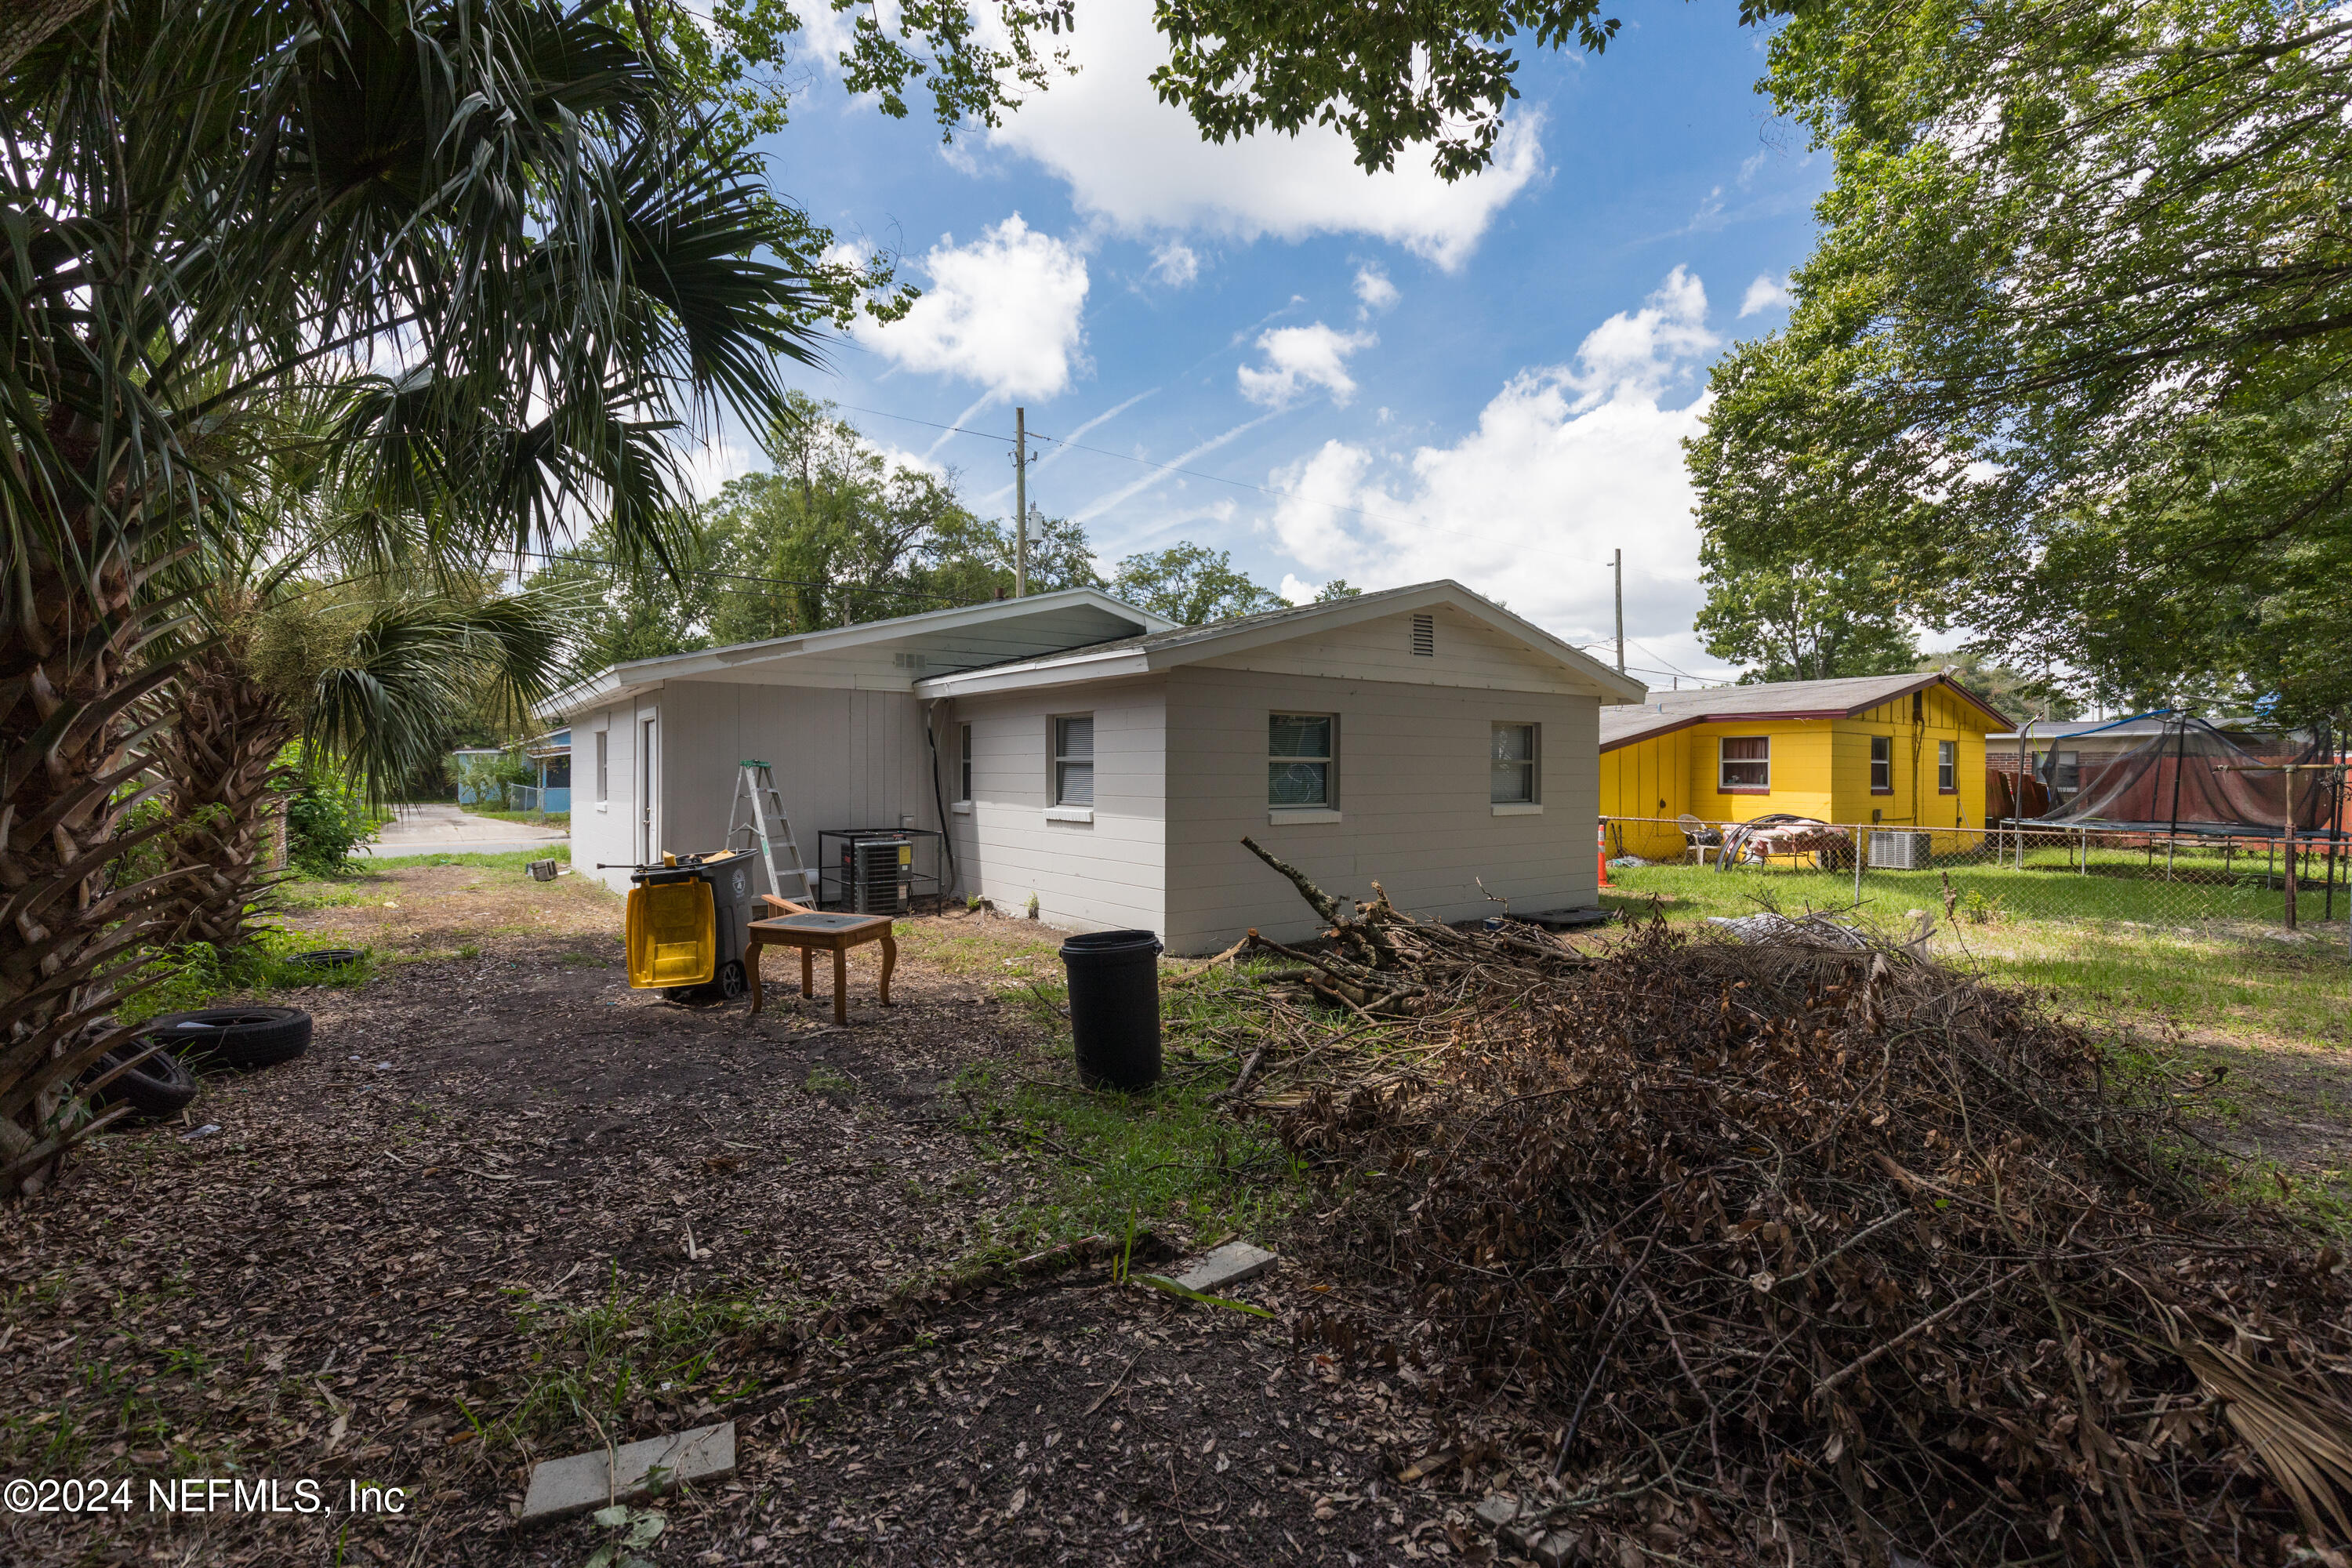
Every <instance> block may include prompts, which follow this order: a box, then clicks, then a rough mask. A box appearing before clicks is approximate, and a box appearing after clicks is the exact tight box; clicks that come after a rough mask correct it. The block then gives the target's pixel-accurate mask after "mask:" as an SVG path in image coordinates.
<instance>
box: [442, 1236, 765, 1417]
mask: <svg viewBox="0 0 2352 1568" xmlns="http://www.w3.org/2000/svg"><path fill="white" fill-rule="evenodd" d="M514 1293H515V1294H518V1295H520V1294H522V1292H520V1291H517V1292H514ZM795 1311H796V1304H795V1303H791V1302H785V1301H779V1300H774V1299H772V1298H769V1297H756V1298H754V1297H741V1298H738V1297H727V1296H693V1295H682V1294H667V1295H661V1296H637V1295H632V1294H629V1293H628V1292H626V1291H625V1290H623V1289H622V1287H621V1280H620V1275H619V1271H618V1270H617V1269H615V1270H614V1274H613V1277H612V1283H611V1285H610V1287H609V1289H607V1290H606V1293H605V1295H604V1299H603V1300H599V1301H597V1302H596V1303H595V1304H594V1305H593V1306H588V1307H560V1306H551V1305H548V1304H545V1303H541V1302H537V1301H530V1300H525V1301H522V1302H520V1304H519V1305H518V1306H517V1308H516V1320H517V1324H518V1327H519V1328H520V1330H521V1331H522V1334H523V1336H524V1338H525V1339H526V1340H528V1341H529V1342H530V1345H531V1349H530V1351H529V1352H527V1354H526V1356H525V1358H524V1371H523V1373H522V1378H521V1384H520V1387H518V1388H516V1389H513V1390H512V1391H510V1393H509V1394H508V1395H507V1396H506V1397H505V1398H504V1399H503V1400H502V1401H501V1403H502V1404H503V1405H504V1408H503V1410H499V1411H491V1410H488V1409H484V1410H477V1409H474V1408H472V1407H471V1406H470V1405H469V1406H467V1407H466V1408H465V1410H464V1415H465V1417H466V1419H467V1421H468V1422H470V1423H472V1425H473V1426H474V1429H475V1431H476V1432H477V1433H478V1435H479V1436H480V1437H481V1438H482V1439H483V1440H484V1441H485V1442H488V1443H492V1444H497V1443H500V1442H507V1443H511V1442H513V1441H515V1440H517V1439H530V1438H540V1437H552V1436H562V1435H565V1434H572V1433H584V1434H587V1435H590V1436H604V1435H606V1434H610V1433H612V1432H613V1431H614V1430H615V1428H616V1426H618V1425H619V1424H622V1423H625V1422H626V1421H627V1420H628V1419H629V1413H630V1411H631V1410H632V1409H633V1407H634V1406H635V1405H636V1403H637V1402H638V1401H639V1400H641V1399H650V1400H653V1401H655V1402H656V1403H662V1404H669V1405H680V1406H682V1405H687V1404H688V1403H690V1402H692V1401H694V1400H696V1399H708V1400H709V1401H710V1402H711V1403H713V1404H723V1403H725V1402H726V1401H728V1400H730V1399H734V1398H739V1397H740V1396H741V1395H742V1394H746V1393H749V1392H751V1389H750V1388H749V1387H748V1386H744V1385H740V1384H737V1383H736V1382H735V1381H734V1380H733V1374H732V1373H730V1371H729V1370H728V1369H727V1368H726V1367H724V1366H721V1365H719V1356H720V1354H721V1352H722V1349H723V1347H725V1346H726V1345H727V1344H728V1343H729V1342H740V1341H742V1340H743V1339H745V1338H746V1337H747V1336H756V1335H759V1334H761V1333H762V1332H764V1331H777V1330H781V1329H783V1328H784V1327H786V1326H787V1325H789V1324H790V1322H791V1321H793V1317H794V1315H795Z"/></svg>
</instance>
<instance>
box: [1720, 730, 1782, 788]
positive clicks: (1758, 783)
mask: <svg viewBox="0 0 2352 1568" xmlns="http://www.w3.org/2000/svg"><path fill="white" fill-rule="evenodd" d="M1716 746H1717V752H1716V765H1717V772H1718V774H1719V777H1718V779H1717V788H1718V789H1719V790H1721V791H1722V792H1723V793H1724V794H1726V795H1761V794H1765V793H1768V792H1769V790H1770V789H1771V787H1772V737H1771V736H1769V735H1726V736H1724V737H1723V739H1721V740H1720V741H1717V742H1716Z"/></svg>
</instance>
